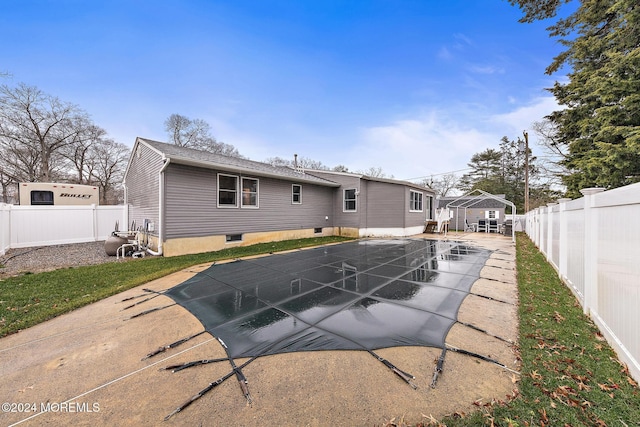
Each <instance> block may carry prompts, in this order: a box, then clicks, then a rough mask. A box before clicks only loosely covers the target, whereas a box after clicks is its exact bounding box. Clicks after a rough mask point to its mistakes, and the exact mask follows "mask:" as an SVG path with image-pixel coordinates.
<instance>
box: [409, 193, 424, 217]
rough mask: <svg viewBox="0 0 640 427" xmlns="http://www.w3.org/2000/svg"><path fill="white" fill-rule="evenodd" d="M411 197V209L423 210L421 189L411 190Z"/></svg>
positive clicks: (413, 210)
mask: <svg viewBox="0 0 640 427" xmlns="http://www.w3.org/2000/svg"><path fill="white" fill-rule="evenodd" d="M410 193H411V194H410V197H409V211H410V212H422V193H421V192H419V191H413V190H410Z"/></svg>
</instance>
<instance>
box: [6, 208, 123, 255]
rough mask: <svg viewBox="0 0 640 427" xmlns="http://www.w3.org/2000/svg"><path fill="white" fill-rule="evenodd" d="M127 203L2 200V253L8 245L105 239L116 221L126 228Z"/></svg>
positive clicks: (9, 247)
mask: <svg viewBox="0 0 640 427" xmlns="http://www.w3.org/2000/svg"><path fill="white" fill-rule="evenodd" d="M127 220H128V209H127V206H123V205H118V206H96V205H91V206H13V205H6V204H0V231H1V233H2V234H1V235H0V255H4V253H5V252H6V251H7V249H11V248H26V247H31V246H48V245H60V244H66V243H82V242H95V241H101V240H105V239H106V238H107V237H109V235H110V234H111V232H112V231H114V227H115V224H116V221H117V222H118V223H119V225H120V229H126V228H127Z"/></svg>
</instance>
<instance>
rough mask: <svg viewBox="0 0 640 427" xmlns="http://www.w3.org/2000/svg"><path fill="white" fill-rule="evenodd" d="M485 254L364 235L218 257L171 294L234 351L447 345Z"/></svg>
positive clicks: (236, 355)
mask: <svg viewBox="0 0 640 427" xmlns="http://www.w3.org/2000/svg"><path fill="white" fill-rule="evenodd" d="M489 255H490V251H488V250H486V249H481V248H476V247H470V246H467V245H465V244H463V243H460V242H451V241H436V240H429V239H388V240H359V241H353V242H348V243H342V244H337V245H329V246H323V247H318V248H313V249H306V250H298V251H294V252H288V253H282V254H276V255H269V256H265V257H261V258H254V259H246V260H238V261H234V262H229V263H225V264H214V265H213V266H211V267H210V268H208V269H207V270H205V271H203V272H201V273H198V274H196V275H195V276H194V277H192V278H191V279H189V280H187V281H185V282H183V283H181V284H179V285H177V286H175V287H174V288H172V289H170V290H169V291H167V293H166V295H168V296H169V297H170V298H172V299H173V300H174V301H175V302H176V303H178V304H179V305H181V306H183V307H184V308H185V309H187V310H188V311H189V312H191V313H192V314H193V315H194V316H195V317H196V318H198V319H199V320H200V322H202V324H203V325H204V328H205V329H206V331H208V332H209V333H211V334H212V335H213V336H215V337H216V338H218V339H219V340H221V342H223V343H224V345H225V346H226V351H227V353H228V355H229V357H231V358H241V357H260V356H264V355H270V354H277V353H286V352H295V351H315V350H373V349H379V348H386V347H396V346H428V347H438V348H444V345H445V337H446V335H447V333H448V331H449V329H450V328H451V327H452V326H453V324H454V323H455V322H456V319H457V313H458V309H459V307H460V304H461V303H462V301H463V300H464V298H465V297H466V296H467V295H468V293H469V291H470V289H471V286H472V285H473V283H474V282H475V281H476V280H477V279H478V277H479V274H480V270H481V269H482V267H483V266H484V264H485V262H486V260H487V259H488V257H489Z"/></svg>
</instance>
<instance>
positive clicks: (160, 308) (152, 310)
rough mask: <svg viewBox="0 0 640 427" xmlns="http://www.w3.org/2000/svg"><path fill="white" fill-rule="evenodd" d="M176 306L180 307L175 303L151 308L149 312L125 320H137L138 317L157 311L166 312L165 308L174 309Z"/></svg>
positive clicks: (142, 312)
mask: <svg viewBox="0 0 640 427" xmlns="http://www.w3.org/2000/svg"><path fill="white" fill-rule="evenodd" d="M174 305H178V303H176V302H174V303H173V304H169V305H163V306H160V307H154V308H150V309H149V310H145V311H141V312H140V313H138V314H134V315H133V316H131V317H129V318H128V319H124V320H125V321H127V320H131V319H135V318H136V317H140V316H144V315H145V314H149V313H153V312H155V311H160V310H164V309H165V308H169V307H173V306H174Z"/></svg>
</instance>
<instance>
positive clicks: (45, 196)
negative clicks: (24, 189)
mask: <svg viewBox="0 0 640 427" xmlns="http://www.w3.org/2000/svg"><path fill="white" fill-rule="evenodd" d="M31 204H32V205H34V206H45V205H53V191H38V190H33V191H31Z"/></svg>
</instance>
